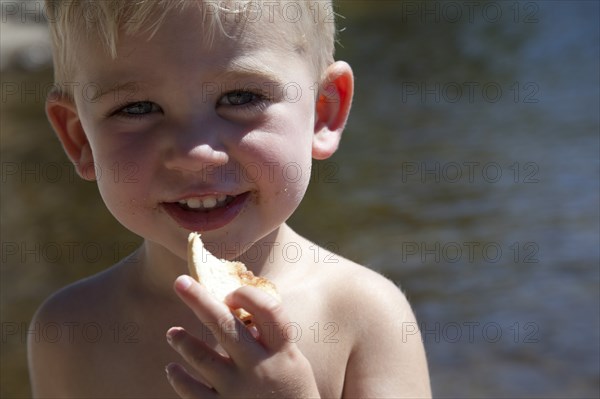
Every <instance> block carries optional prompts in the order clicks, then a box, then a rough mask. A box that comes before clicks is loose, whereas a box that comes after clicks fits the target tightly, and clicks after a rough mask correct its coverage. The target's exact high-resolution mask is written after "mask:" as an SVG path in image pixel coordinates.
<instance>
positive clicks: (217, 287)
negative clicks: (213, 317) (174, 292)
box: [187, 232, 281, 325]
mask: <svg viewBox="0 0 600 399" xmlns="http://www.w3.org/2000/svg"><path fill="white" fill-rule="evenodd" d="M187 254H188V269H189V272H190V276H192V277H193V278H194V279H195V280H196V281H198V282H199V283H200V284H202V285H204V286H205V287H206V288H207V289H208V291H209V292H210V293H211V294H212V295H213V296H214V297H216V298H217V299H219V300H220V301H223V300H224V299H225V296H226V295H227V294H229V293H230V292H232V291H234V290H235V289H237V288H239V287H242V286H245V285H250V286H253V287H256V288H258V289H261V290H263V291H265V292H266V293H268V294H270V295H271V296H273V297H274V298H275V299H277V300H278V301H279V302H281V297H280V296H279V292H278V291H277V286H276V285H275V284H273V282H271V281H270V280H268V279H266V278H264V277H259V276H255V275H254V273H252V271H250V270H248V269H247V268H246V265H244V264H243V263H242V262H231V261H228V260H225V259H218V258H216V257H215V256H213V255H212V254H211V253H210V252H209V251H207V250H206V249H205V248H204V245H203V244H202V240H201V238H200V234H199V233H195V232H192V233H190V234H189V236H188V252H187ZM231 310H232V312H233V313H234V314H235V315H236V316H237V317H238V318H239V319H240V320H242V321H243V322H244V324H246V325H251V324H252V315H251V314H250V313H249V312H247V311H246V310H245V309H242V308H239V309H231Z"/></svg>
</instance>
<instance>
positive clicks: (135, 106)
mask: <svg viewBox="0 0 600 399" xmlns="http://www.w3.org/2000/svg"><path fill="white" fill-rule="evenodd" d="M159 110H160V108H159V107H158V105H156V104H154V103H153V102H150V101H140V102H137V103H131V104H129V105H127V106H125V107H123V108H121V110H120V112H119V113H121V114H124V115H127V116H139V115H145V114H149V113H151V112H157V111H159Z"/></svg>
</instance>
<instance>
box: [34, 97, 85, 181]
mask: <svg viewBox="0 0 600 399" xmlns="http://www.w3.org/2000/svg"><path fill="white" fill-rule="evenodd" d="M46 115H47V117H48V120H49V121H50V124H51V125H52V128H53V129H54V132H55V133H56V135H57V136H58V138H59V140H60V142H61V143H62V146H63V148H64V150H65V152H66V153H67V155H68V156H69V159H71V162H73V165H74V166H75V170H76V171H77V174H79V176H81V178H83V179H85V180H89V181H93V180H96V172H95V168H94V156H93V154H92V149H91V147H90V143H89V142H88V139H87V136H86V135H85V132H84V131H83V126H82V125H81V121H80V120H79V114H78V113H77V107H76V106H75V104H74V103H73V100H71V99H70V98H68V97H67V96H65V95H64V94H59V93H50V94H49V95H48V97H47V98H46Z"/></svg>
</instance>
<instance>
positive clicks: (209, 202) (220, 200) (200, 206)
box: [178, 194, 235, 211]
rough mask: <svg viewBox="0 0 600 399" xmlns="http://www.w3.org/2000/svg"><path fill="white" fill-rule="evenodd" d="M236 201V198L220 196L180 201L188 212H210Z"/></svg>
mask: <svg viewBox="0 0 600 399" xmlns="http://www.w3.org/2000/svg"><path fill="white" fill-rule="evenodd" d="M234 199H235V197H234V196H231V195H225V194H219V195H208V196H204V197H201V198H200V197H191V198H186V199H182V200H179V201H178V204H179V206H180V207H181V208H182V209H185V210H187V211H209V210H212V209H215V208H222V207H224V206H227V205H229V204H230V203H232V202H233V200H234Z"/></svg>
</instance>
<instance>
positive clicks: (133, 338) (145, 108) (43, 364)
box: [29, 8, 431, 398]
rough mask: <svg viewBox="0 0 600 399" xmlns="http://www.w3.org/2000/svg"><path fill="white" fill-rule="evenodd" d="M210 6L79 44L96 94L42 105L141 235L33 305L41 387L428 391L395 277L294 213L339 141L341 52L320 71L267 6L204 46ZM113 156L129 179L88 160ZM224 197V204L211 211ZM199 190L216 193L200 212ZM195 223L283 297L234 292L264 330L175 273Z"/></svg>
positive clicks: (146, 393) (101, 392)
mask: <svg viewBox="0 0 600 399" xmlns="http://www.w3.org/2000/svg"><path fill="white" fill-rule="evenodd" d="M202 18H203V15H201V14H197V13H194V11H193V9H192V8H190V9H188V10H186V12H185V13H175V14H169V15H166V16H165V18H164V20H163V24H162V25H161V28H160V29H159V30H158V31H157V32H156V34H155V35H154V36H153V37H152V38H151V39H150V38H148V37H147V36H144V34H142V33H140V34H137V35H135V34H134V35H127V34H123V35H121V36H119V42H118V46H117V47H118V48H117V55H118V56H117V57H116V58H115V59H113V58H111V57H110V56H109V55H108V54H106V52H104V51H103V49H102V48H101V47H99V45H98V44H97V42H94V41H87V42H86V41H85V40H81V41H80V44H79V45H78V46H77V49H74V51H76V52H77V54H78V56H79V57H78V58H77V60H78V64H77V68H75V73H74V74H75V76H74V77H73V79H74V81H75V82H78V83H79V85H78V86H77V87H79V88H90V87H91V88H100V89H101V90H96V91H93V93H88V92H87V91H85V90H83V91H81V90H80V91H75V92H74V93H73V96H72V98H71V97H69V96H64V95H61V94H60V93H58V94H56V96H54V97H51V98H50V99H49V100H48V101H47V104H46V112H47V114H48V117H49V120H50V122H51V124H52V126H53V127H54V130H55V131H56V134H57V136H58V138H59V139H60V140H61V142H62V144H63V147H64V149H65V151H66V152H67V155H68V156H69V157H70V158H71V160H72V161H73V162H74V165H75V167H76V170H77V171H78V173H79V174H80V176H82V177H83V178H85V179H88V180H95V181H96V183H97V184H98V188H99V191H100V194H101V195H102V198H103V200H104V202H105V204H106V205H107V207H108V209H109V210H110V212H111V213H112V215H113V216H114V217H115V218H116V219H117V220H118V221H119V222H120V223H121V224H122V225H123V226H125V227H126V228H128V229H129V230H130V231H132V232H134V233H136V234H138V235H139V236H141V237H143V238H144V244H143V245H142V246H141V248H139V249H138V250H137V251H136V253H135V254H133V255H132V256H130V257H129V258H128V259H125V260H123V261H121V262H120V263H118V264H117V265H114V266H113V267H112V268H110V269H108V270H106V271H105V272H103V273H100V274H98V275H96V276H93V277H90V278H88V279H86V280H84V281H81V282H78V283H75V284H73V285H71V286H69V287H67V288H65V289H63V290H62V291H60V292H59V293H57V294H56V295H54V296H53V297H52V298H50V299H49V300H48V301H47V302H46V303H45V304H44V305H43V306H42V308H41V309H40V310H39V311H38V313H37V314H36V317H35V319H34V320H33V322H32V323H34V324H35V323H37V324H38V325H39V326H40V327H41V328H42V330H43V329H44V327H46V326H54V327H58V328H60V329H62V335H61V336H60V339H59V340H54V339H48V337H41V339H38V340H36V339H35V338H32V339H31V340H30V342H29V356H30V368H31V381H32V387H33V392H34V395H35V396H36V397H72V398H86V397H88V398H92V397H93V398H100V397H115V398H128V397H140V398H141V397H143V398H158V397H160V398H168V397H178V396H179V397H195V398H213V397H327V398H330V397H377V398H382V397H393V398H399V397H410V398H415V397H429V396H430V395H431V394H430V390H429V379H428V373H427V364H426V360H425V355H424V352H423V345H422V342H421V338H420V335H419V333H418V331H417V328H416V323H415V319H414V316H413V314H412V311H411V309H410V306H409V305H408V303H407V301H406V299H405V297H404V295H403V294H402V293H401V291H400V290H399V289H398V288H397V287H396V286H395V285H394V284H392V283H391V282H390V281H388V280H386V279H385V278H383V277H382V276H380V275H378V274H377V273H375V272H373V271H370V270H368V269H367V268H364V267H362V266H359V265H357V264H355V263H353V262H351V261H349V260H345V259H342V258H340V257H338V256H336V255H334V254H331V253H330V252H328V251H326V250H324V249H323V248H319V247H317V246H315V245H314V244H312V243H310V242H309V241H308V240H306V239H305V238H303V237H301V236H299V235H298V234H296V233H295V232H293V231H292V230H291V229H290V228H289V227H288V226H287V225H286V220H287V219H288V218H289V217H290V215H291V214H292V213H293V212H294V210H295V209H296V208H297V207H298V205H299V203H300V201H301V199H302V197H303V195H304V193H305V190H306V188H307V186H308V183H309V179H310V166H311V163H312V159H326V158H328V157H329V156H331V155H332V154H333V153H334V152H335V151H336V150H337V146H338V143H339V140H340V136H341V133H342V131H343V128H344V125H345V123H346V120H347V117H348V114H349V110H350V105H351V100H352V92H353V75H352V70H351V69H350V66H349V65H348V64H346V63H344V62H341V61H338V62H334V63H332V64H331V65H329V66H328V67H327V69H326V71H324V73H323V75H321V73H319V74H318V77H317V74H316V72H315V70H314V67H313V65H312V63H311V62H310V58H308V57H307V55H306V54H303V53H302V51H300V52H298V51H297V50H296V49H297V47H298V46H296V43H294V41H293V40H294V37H293V35H290V34H289V32H288V29H289V28H288V27H287V26H285V25H278V24H277V23H275V24H273V22H269V21H268V20H261V21H259V22H256V23H255V24H250V25H248V26H247V27H246V28H245V30H244V31H243V35H241V36H240V37H239V38H235V40H234V39H232V38H231V37H226V36H223V35H221V36H219V35H217V36H215V38H214V40H212V41H211V42H210V43H207V41H206V40H204V39H203V37H204V32H203V31H202V23H201V21H202V20H203V19H202ZM78 43H79V42H78ZM256 43H261V45H256ZM263 44H265V45H263ZM267 44H268V45H267ZM321 76H323V77H321ZM132 87H133V88H134V89H135V90H124V88H130V89H131V88H132ZM289 87H293V88H295V89H296V91H290V92H288V91H287V90H283V89H284V88H289ZM119 89H120V90H121V92H119ZM203 89H204V90H203ZM115 90H116V91H115ZM123 90H124V91H123ZM293 93H303V95H298V96H292V94H293ZM91 94H96V95H97V96H92V95H91ZM123 100H126V101H125V102H124V101H123ZM115 165H116V166H117V167H118V166H119V165H120V166H126V165H133V166H136V169H135V170H136V174H135V176H133V177H134V179H111V178H106V175H102V174H101V173H97V171H102V170H105V171H106V170H108V169H109V168H114V167H115ZM289 166H293V167H294V168H293V170H295V171H298V174H297V175H293V177H294V178H290V176H289V175H288V174H286V173H285V172H286V171H287V170H288V169H287V168H288V167H289ZM239 171H246V172H247V171H254V174H252V176H253V178H251V179H243V178H239V174H237V172H239ZM295 177H298V178H297V179H296V178H295ZM216 198H229V199H230V200H231V201H232V202H230V203H229V205H221V206H220V207H219V206H216V205H215V202H216ZM182 201H183V204H182ZM199 201H202V202H203V206H205V205H204V202H212V203H213V206H212V207H210V209H206V210H198V209H197V206H196V205H197V203H198V202H199ZM194 203H196V205H195V206H194V207H192V206H191V205H190V204H194ZM192 208H194V209H192ZM231 209H233V210H235V213H232V212H229V210H231ZM190 231H200V232H201V233H202V236H203V241H204V242H205V244H207V248H209V249H210V248H211V246H212V247H213V248H215V251H213V254H214V255H215V256H218V257H222V258H227V259H234V258H235V259H239V260H241V261H242V262H244V263H245V264H246V266H247V267H248V269H250V270H252V271H253V272H254V273H255V274H256V275H259V276H265V277H267V278H269V279H270V280H272V281H273V282H275V284H276V285H277V286H278V289H279V291H280V293H281V296H282V300H283V303H282V304H281V306H279V305H277V304H276V303H275V302H273V299H272V298H270V297H269V296H268V295H266V294H263V293H261V292H260V291H258V290H254V289H251V288H242V289H240V290H237V291H236V292H235V293H233V294H232V295H231V296H230V297H229V298H228V302H229V305H231V306H232V307H243V308H245V309H247V310H249V311H250V312H251V313H253V314H254V317H255V319H256V325H257V329H258V333H259V334H258V338H257V339H255V338H253V335H252V334H251V333H250V332H249V331H247V330H246V329H245V327H243V326H242V325H241V324H239V323H238V322H236V321H235V319H234V318H233V316H232V314H231V312H230V311H229V310H228V308H227V306H225V305H224V304H222V303H219V302H215V301H214V300H212V298H211V297H209V296H208V295H207V294H206V291H205V290H203V289H202V287H200V286H199V285H198V284H196V283H192V284H191V285H187V284H186V281H185V279H182V278H178V277H179V276H180V275H182V274H185V273H186V272H187V265H186V259H187V256H186V247H187V236H188V234H189V232H190ZM231 248H234V252H235V253H233V254H232V253H231V252H228V251H229V249H231ZM235 248H238V250H235ZM286 248H287V249H288V250H289V249H290V248H292V250H291V251H286ZM72 331H74V333H73V334H72V333H71V332H72ZM217 345H218V346H219V347H218V348H217ZM216 349H218V351H217V350H216ZM165 367H166V369H167V371H168V372H167V376H166V375H165Z"/></svg>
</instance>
